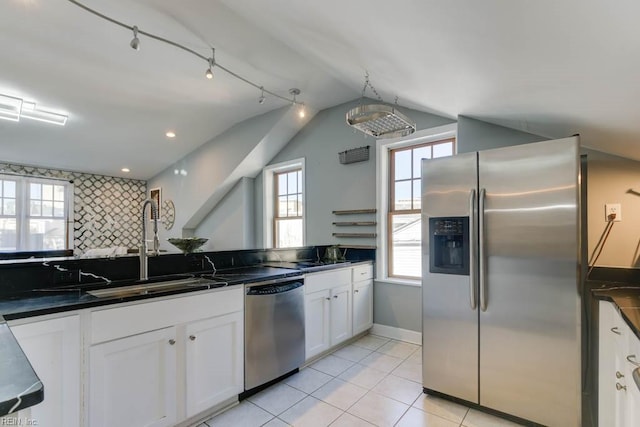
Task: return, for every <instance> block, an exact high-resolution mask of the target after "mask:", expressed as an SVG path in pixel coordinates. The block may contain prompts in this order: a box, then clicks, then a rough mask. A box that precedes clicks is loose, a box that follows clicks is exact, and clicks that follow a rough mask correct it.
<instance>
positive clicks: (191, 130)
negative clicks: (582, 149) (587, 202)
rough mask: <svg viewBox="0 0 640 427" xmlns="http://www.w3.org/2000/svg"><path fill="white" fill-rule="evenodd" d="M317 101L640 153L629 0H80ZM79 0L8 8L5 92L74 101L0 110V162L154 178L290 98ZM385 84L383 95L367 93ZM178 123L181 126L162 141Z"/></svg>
mask: <svg viewBox="0 0 640 427" xmlns="http://www.w3.org/2000/svg"><path fill="white" fill-rule="evenodd" d="M84 4H86V5H87V6H89V7H92V8H94V9H96V10H98V11H101V12H103V13H106V14H107V15H109V16H111V17H113V18H115V19H118V20H121V21H123V22H125V23H127V24H129V25H138V27H139V28H140V29H141V30H145V31H148V32H151V33H155V34H158V35H160V36H163V37H166V38H169V39H171V40H173V41H176V42H178V43H181V44H183V45H185V46H188V47H189V48H191V49H194V50H196V51H198V52H200V53H201V54H202V55H204V56H209V55H210V48H211V47H215V48H216V59H217V61H218V62H219V63H221V64H222V65H224V66H225V67H228V68H230V69H232V70H233V71H235V72H236V73H239V74H241V75H243V76H245V77H247V78H249V79H250V80H252V81H254V82H256V83H258V84H260V85H264V86H265V87H266V88H268V89H270V90H272V91H275V92H277V93H280V94H282V95H287V92H288V89H289V88H291V87H299V88H300V89H301V90H302V95H301V96H300V97H299V99H300V100H302V101H304V102H305V103H306V104H308V105H310V106H312V107H313V108H315V109H322V108H326V107H329V106H332V105H336V104H339V103H342V102H345V101H348V100H351V99H355V98H357V97H358V96H359V95H360V91H361V89H362V84H363V76H364V72H365V70H368V72H369V74H370V76H371V82H372V83H373V85H374V86H375V87H376V88H377V89H378V92H379V93H380V94H381V95H382V97H383V98H384V99H385V100H387V101H393V98H394V97H395V96H396V95H397V96H399V97H400V103H401V105H404V106H408V107H411V108H415V109H418V110H422V111H427V112H434V113H436V114H440V115H443V116H447V117H456V116H457V115H459V114H461V115H468V116H471V117H475V118H479V119H482V120H487V121H490V122H493V123H497V124H502V125H505V126H509V127H513V128H517V129H521V130H525V131H528V132H532V133H537V134H540V135H544V136H548V137H562V136H566V135H571V134H574V133H580V134H581V135H582V141H583V144H585V145H587V146H591V147H594V148H597V149H600V150H602V151H607V152H611V153H615V154H619V155H623V156H626V157H631V158H636V159H640V109H639V108H637V99H639V95H640V73H639V71H640V29H638V28H639V27H638V26H637V23H636V21H637V17H638V16H640V2H637V1H635V0H616V1H615V2H606V1H602V0H561V1H559V0H537V1H533V0H528V1H526V0H483V1H473V0H465V1H463V0H439V1H434V0H397V1H382V0H350V1H344V0H323V1H317V2H311V1H291V0H269V1H264V0H217V1H216V0H181V1H175V0H110V1H98V0H85V1H84ZM131 38H132V34H131V33H130V32H129V31H128V30H126V29H124V28H121V27H117V26H115V25H113V24H111V23H109V22H106V21H103V20H101V19H99V18H97V17H96V16H94V15H91V14H89V13H88V12H86V11H84V10H82V9H80V8H78V7H77V6H74V5H73V4H71V3H70V2H69V1H67V0H6V1H3V2H2V4H1V5H0V51H1V52H3V54H2V62H1V65H0V93H3V94H7V95H13V96H19V97H22V98H25V99H27V100H33V101H36V102H37V103H38V105H40V106H44V107H50V108H52V109H59V110H62V111H67V112H68V113H69V121H68V123H67V125H66V126H65V127H58V126H52V125H46V124H42V123H39V122H29V121H26V120H23V121H21V122H20V123H14V122H8V121H1V120H0V161H10V162H15V163H24V164H31V165H42V166H50V167H56V168H63V169H72V170H78V171H83V172H93V173H100V174H106V175H114V176H125V174H123V173H122V172H120V169H121V168H122V167H129V168H130V169H131V173H130V174H128V175H126V176H130V177H134V178H141V179H147V178H150V177H152V176H153V175H155V174H156V173H158V172H160V171H161V170H163V169H164V168H166V167H167V166H169V165H171V164H172V163H173V162H174V161H176V160H178V159H179V158H181V157H182V156H184V155H185V154H187V153H188V152H190V151H192V150H193V149H195V148H196V147H198V146H200V145H202V144H204V143H206V142H207V141H209V140H211V139H212V138H213V137H215V136H216V135H219V134H220V133H222V132H224V131H225V130H226V129H228V128H229V127H231V126H232V125H234V124H236V123H238V122H241V121H243V120H245V119H247V118H249V117H252V116H255V115H258V114H262V113H264V112H267V111H269V110H271V109H274V108H279V107H282V106H284V105H286V103H285V102H284V101H280V100H277V99H274V98H268V100H267V102H266V103H265V104H263V105H259V104H258V102H257V99H258V97H259V96H260V92H259V91H258V90H256V89H255V88H253V87H251V86H248V85H246V84H245V83H243V82H241V81H239V80H236V79H233V78H232V77H230V76H228V75H225V73H224V72H223V71H221V70H220V69H217V70H216V69H214V73H215V78H214V80H213V81H209V80H207V79H205V78H204V72H205V70H206V68H207V64H206V62H205V61H203V60H201V59H198V58H196V57H194V56H192V55H190V54H188V53H185V52H183V51H180V50H178V49H176V48H173V47H171V46H167V45H165V44H162V43H159V42H157V41H155V40H151V39H149V38H146V37H144V36H140V40H141V48H140V50H139V51H134V50H133V49H131V48H130V47H129V41H130V40H131ZM367 95H368V96H373V94H372V93H370V92H369V93H367ZM169 129H172V130H175V131H176V133H177V134H178V137H177V138H175V139H174V140H168V139H167V138H165V136H164V133H165V132H166V131H167V130H169Z"/></svg>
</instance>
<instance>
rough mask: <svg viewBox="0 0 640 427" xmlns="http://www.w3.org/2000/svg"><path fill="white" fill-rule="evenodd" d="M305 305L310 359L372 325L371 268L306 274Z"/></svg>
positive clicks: (307, 349)
mask: <svg viewBox="0 0 640 427" xmlns="http://www.w3.org/2000/svg"><path fill="white" fill-rule="evenodd" d="M355 277H357V278H358V279H360V280H359V281H358V282H354V281H353V279H354V278H355ZM304 302H305V307H304V310H305V337H306V338H305V352H306V359H307V360H309V359H310V358H312V357H314V356H316V355H318V354H320V353H322V352H324V351H326V350H329V349H330V348H332V347H334V346H336V345H338V344H340V343H342V342H344V341H346V340H348V339H349V338H351V337H352V336H353V335H355V334H359V333H360V332H364V331H366V330H367V329H369V328H370V327H371V326H372V325H373V267H372V265H371V264H365V265H360V266H356V267H347V268H340V269H334V270H329V271H324V272H318V273H311V274H307V275H306V276H305V301H304Z"/></svg>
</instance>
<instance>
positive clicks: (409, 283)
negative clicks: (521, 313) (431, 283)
mask: <svg viewBox="0 0 640 427" xmlns="http://www.w3.org/2000/svg"><path fill="white" fill-rule="evenodd" d="M376 282H380V283H389V284H392V285H403V286H415V287H421V286H422V282H421V281H420V280H408V279H393V278H390V277H386V278H384V279H376Z"/></svg>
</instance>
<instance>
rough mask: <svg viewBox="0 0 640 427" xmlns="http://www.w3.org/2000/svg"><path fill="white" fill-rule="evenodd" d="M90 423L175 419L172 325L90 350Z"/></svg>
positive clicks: (160, 425)
mask: <svg viewBox="0 0 640 427" xmlns="http://www.w3.org/2000/svg"><path fill="white" fill-rule="evenodd" d="M89 363H90V369H89V384H90V391H89V396H90V400H89V425H90V426H92V427H103V426H104V427H111V426H127V425H129V426H147V427H165V426H173V425H175V424H176V421H177V417H176V328H175V327H169V328H164V329H160V330H157V331H151V332H146V333H143V334H138V335H134V336H131V337H127V338H122V339H118V340H114V341H110V342H106V343H103V344H98V345H94V346H92V347H91V350H90V362H89Z"/></svg>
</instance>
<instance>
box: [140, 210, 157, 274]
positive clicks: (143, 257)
mask: <svg viewBox="0 0 640 427" xmlns="http://www.w3.org/2000/svg"><path fill="white" fill-rule="evenodd" d="M149 205H150V206H151V217H152V218H153V252H152V253H151V255H153V256H155V255H158V248H159V246H160V242H159V240H158V205H157V204H156V201H155V200H153V199H146V200H145V201H144V202H142V216H141V219H142V243H141V244H140V280H147V279H148V278H149V261H148V258H149V255H148V254H147V217H146V215H145V212H146V210H147V206H149Z"/></svg>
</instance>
